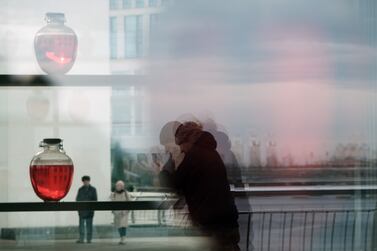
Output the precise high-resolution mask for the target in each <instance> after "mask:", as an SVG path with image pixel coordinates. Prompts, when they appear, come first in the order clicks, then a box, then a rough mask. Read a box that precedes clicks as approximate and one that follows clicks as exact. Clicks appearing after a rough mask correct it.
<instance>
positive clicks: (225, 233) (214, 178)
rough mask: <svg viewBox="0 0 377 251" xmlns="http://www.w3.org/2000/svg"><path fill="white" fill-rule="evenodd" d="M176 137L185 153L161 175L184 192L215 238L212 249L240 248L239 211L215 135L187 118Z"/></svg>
mask: <svg viewBox="0 0 377 251" xmlns="http://www.w3.org/2000/svg"><path fill="white" fill-rule="evenodd" d="M175 141H176V144H177V145H179V147H180V149H181V151H182V152H184V153H185V156H184V158H183V160H182V162H181V163H180V164H179V165H178V166H176V167H175V170H174V171H171V169H170V170H168V169H163V170H162V171H161V173H160V177H163V179H164V180H169V182H168V184H171V185H172V186H173V187H174V188H175V189H176V191H177V193H178V194H181V195H183V196H184V198H185V200H186V203H187V206H188V210H189V213H190V216H191V220H192V222H193V224H194V225H195V226H197V227H198V228H199V229H200V230H201V231H202V232H203V233H204V234H206V235H208V236H210V237H211V239H212V240H213V245H212V250H216V251H238V250H240V249H239V247H238V242H239V240H240V234H239V230H238V211H237V208H236V205H235V203H234V199H233V197H232V194H231V191H230V186H229V183H228V180H227V175H226V168H225V165H224V162H223V161H222V159H221V157H220V155H219V154H218V152H217V151H216V147H217V143H216V140H215V138H214V137H213V135H212V134H210V133H209V132H206V131H202V129H201V126H200V125H197V124H196V123H194V122H186V123H184V124H181V125H180V126H179V127H178V128H177V130H176V133H175Z"/></svg>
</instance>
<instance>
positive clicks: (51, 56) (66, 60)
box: [46, 51, 72, 64]
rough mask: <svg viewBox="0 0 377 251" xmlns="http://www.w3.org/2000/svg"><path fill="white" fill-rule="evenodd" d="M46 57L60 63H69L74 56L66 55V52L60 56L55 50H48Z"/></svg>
mask: <svg viewBox="0 0 377 251" xmlns="http://www.w3.org/2000/svg"><path fill="white" fill-rule="evenodd" d="M46 57H47V58H49V59H51V60H53V61H55V62H57V63H59V64H68V63H69V62H71V61H72V58H67V57H64V54H62V55H60V56H56V55H55V52H52V51H47V52H46Z"/></svg>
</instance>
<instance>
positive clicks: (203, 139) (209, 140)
mask: <svg viewBox="0 0 377 251" xmlns="http://www.w3.org/2000/svg"><path fill="white" fill-rule="evenodd" d="M195 146H198V147H203V148H206V149H210V150H216V147H217V142H216V140H215V137H213V135H212V134H211V133H209V132H206V131H203V132H202V133H201V135H200V137H199V138H198V140H197V141H196V143H195Z"/></svg>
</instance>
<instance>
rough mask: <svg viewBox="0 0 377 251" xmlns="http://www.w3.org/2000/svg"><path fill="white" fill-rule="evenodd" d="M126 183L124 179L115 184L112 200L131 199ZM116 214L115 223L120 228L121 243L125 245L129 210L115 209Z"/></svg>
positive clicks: (114, 213)
mask: <svg viewBox="0 0 377 251" xmlns="http://www.w3.org/2000/svg"><path fill="white" fill-rule="evenodd" d="M125 187H126V186H125V184H124V182H123V181H121V180H119V181H117V183H116V184H115V191H114V192H112V193H111V195H110V199H111V200H112V201H129V200H131V199H130V196H129V195H128V193H127V191H126V188H125ZM113 215H114V225H115V227H116V228H117V229H118V232H119V236H120V241H119V245H124V244H125V243H126V235H127V227H128V211H127V210H116V211H113Z"/></svg>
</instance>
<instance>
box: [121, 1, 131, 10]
mask: <svg viewBox="0 0 377 251" xmlns="http://www.w3.org/2000/svg"><path fill="white" fill-rule="evenodd" d="M131 8H132V1H131V0H123V9H131Z"/></svg>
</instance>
